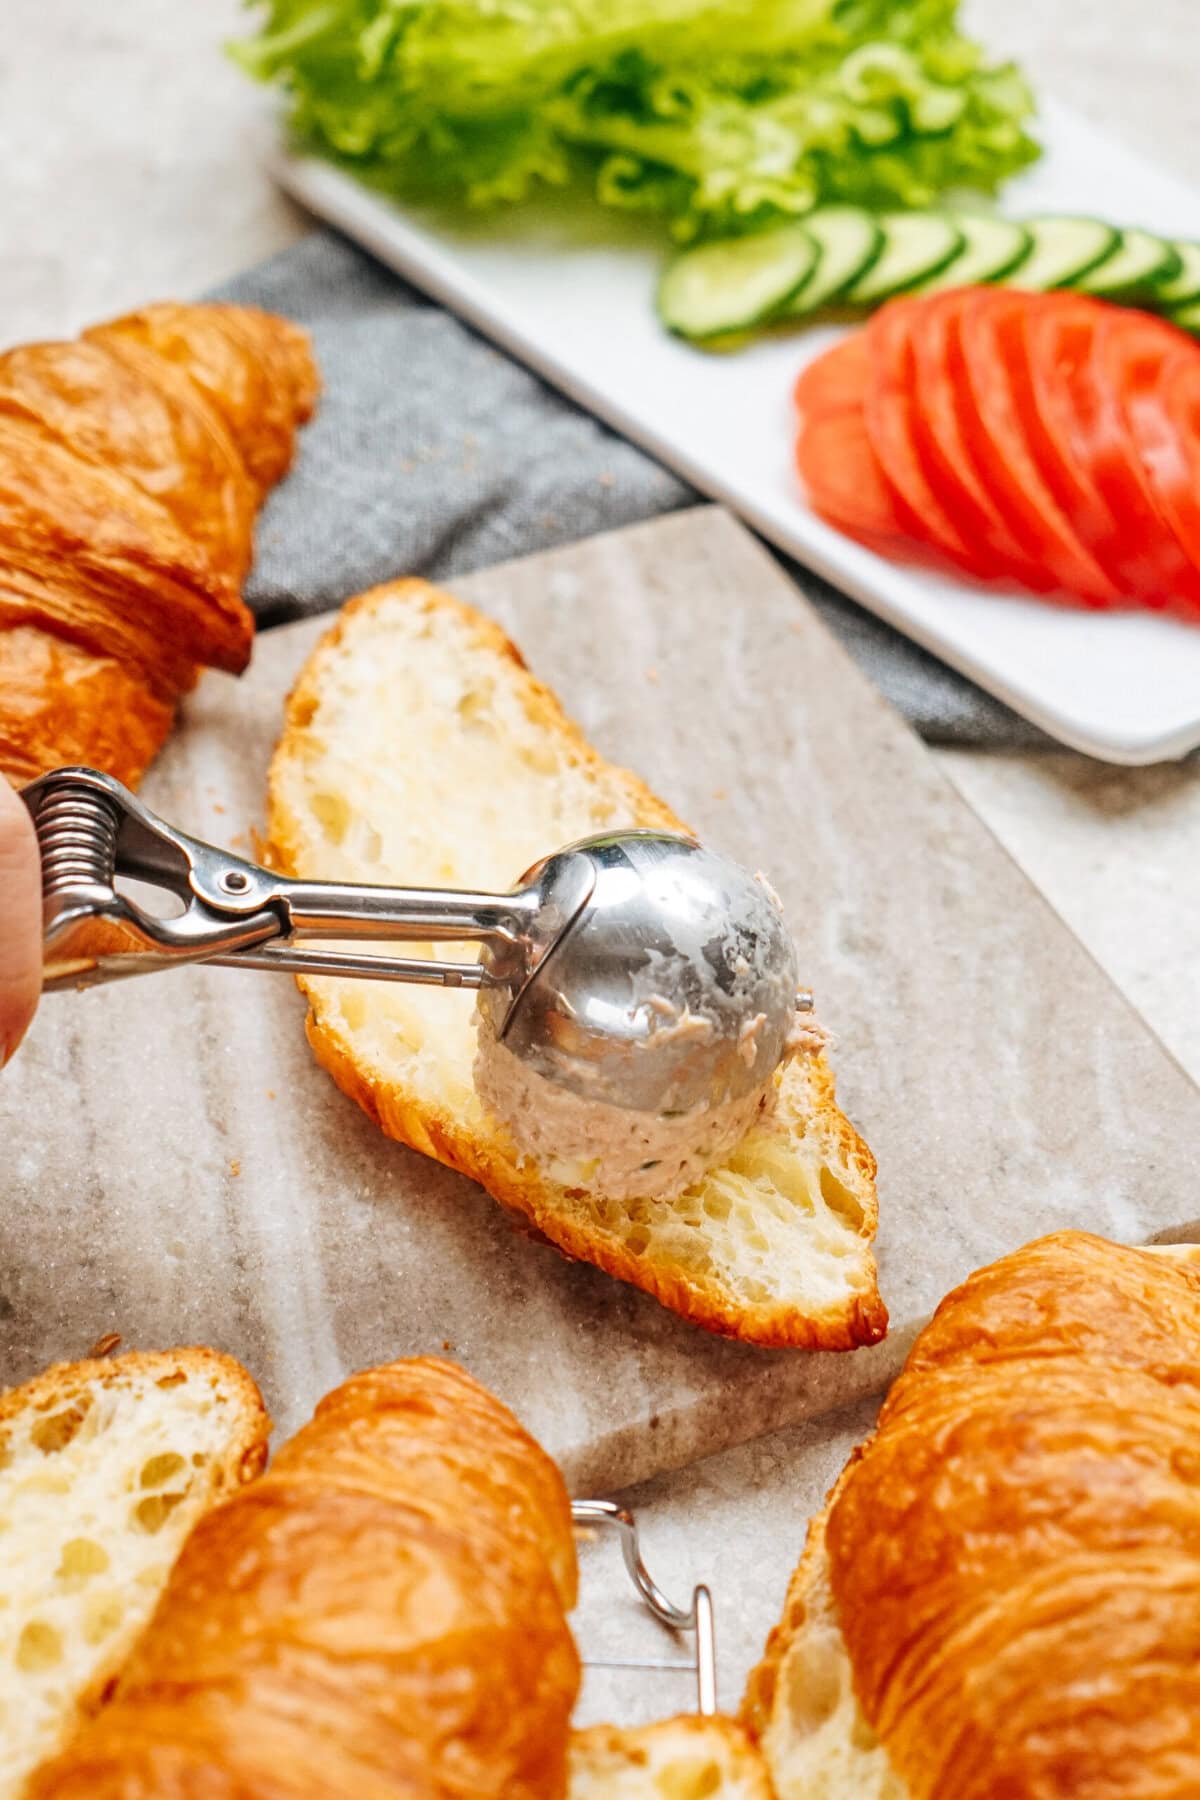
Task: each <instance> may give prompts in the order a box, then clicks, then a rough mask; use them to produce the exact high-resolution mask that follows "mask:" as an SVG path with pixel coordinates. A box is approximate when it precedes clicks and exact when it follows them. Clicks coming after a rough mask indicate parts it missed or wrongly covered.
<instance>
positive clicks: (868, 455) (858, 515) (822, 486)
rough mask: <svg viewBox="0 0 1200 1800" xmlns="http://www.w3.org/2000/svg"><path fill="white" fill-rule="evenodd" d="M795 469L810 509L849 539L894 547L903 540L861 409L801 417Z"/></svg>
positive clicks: (897, 515) (850, 408)
mask: <svg viewBox="0 0 1200 1800" xmlns="http://www.w3.org/2000/svg"><path fill="white" fill-rule="evenodd" d="M796 466H797V468H798V469H799V471H800V478H801V480H802V481H803V482H804V485H805V487H806V488H807V490H808V497H809V499H810V500H811V502H812V505H813V507H814V509H815V510H816V511H817V512H819V513H820V515H821V517H822V518H823V519H827V520H828V521H829V523H830V524H831V525H836V526H837V527H838V529H839V530H840V531H845V532H848V533H849V535H850V536H851V537H855V538H858V539H860V540H861V541H862V542H863V543H867V544H870V545H871V547H872V548H881V547H883V546H884V545H885V544H886V545H888V546H890V547H892V548H894V546H895V543H896V541H897V540H900V539H903V537H904V535H905V531H904V526H903V524H902V522H901V520H900V516H899V514H898V513H897V511H896V506H895V502H894V501H893V499H892V493H891V489H890V488H889V487H888V484H887V482H886V481H885V480H884V478H883V471H882V469H881V468H880V467H879V462H878V460H877V458H876V456H875V452H874V451H873V450H872V448H871V440H870V438H869V437H868V436H867V426H866V421H865V419H864V418H863V412H862V408H861V406H860V407H852V406H847V407H843V408H842V410H841V411H839V412H828V413H826V414H825V415H824V416H823V417H821V418H816V419H814V418H808V417H806V419H805V421H804V424H803V425H802V426H801V429H800V435H799V437H798V438H797V441H796Z"/></svg>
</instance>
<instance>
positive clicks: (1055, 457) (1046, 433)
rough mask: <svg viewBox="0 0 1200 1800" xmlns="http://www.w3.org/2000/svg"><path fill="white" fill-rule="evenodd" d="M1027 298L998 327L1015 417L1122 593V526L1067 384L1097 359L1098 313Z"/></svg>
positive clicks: (1088, 305) (1049, 297) (1087, 306)
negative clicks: (1079, 434)
mask: <svg viewBox="0 0 1200 1800" xmlns="http://www.w3.org/2000/svg"><path fill="white" fill-rule="evenodd" d="M1024 299H1025V301H1026V305H1025V308H1024V312H1023V313H1022V312H1021V311H1020V310H1019V309H1014V310H1013V311H1012V312H1011V313H1009V312H1004V313H1001V314H1000V315H999V318H998V320H997V336H998V338H999V340H1000V343H1001V345H1002V348H1003V355H1004V363H1005V368H1006V370H1007V373H1008V379H1009V385H1010V387H1011V390H1012V397H1013V404H1014V407H1015V409H1016V413H1017V417H1018V419H1019V420H1020V423H1021V427H1022V430H1023V432H1024V436H1025V439H1026V442H1027V443H1028V445H1029V448H1030V451H1031V453H1032V455H1033V459H1034V462H1035V464H1036V466H1037V468H1038V470H1039V472H1040V474H1041V476H1042V479H1043V480H1044V481H1045V483H1046V485H1047V487H1048V488H1049V490H1050V492H1051V494H1052V496H1053V498H1054V499H1055V501H1056V502H1057V503H1058V506H1059V508H1060V510H1061V511H1062V513H1063V514H1064V516H1065V517H1066V518H1068V519H1069V520H1070V521H1071V524H1072V527H1073V528H1074V530H1075V532H1076V534H1077V535H1078V537H1079V540H1080V542H1081V543H1082V544H1083V546H1084V549H1085V550H1086V551H1087V552H1088V554H1089V555H1090V556H1091V557H1092V558H1093V560H1094V561H1095V562H1097V563H1098V564H1099V565H1100V567H1101V568H1102V569H1103V570H1104V571H1105V573H1106V575H1107V576H1108V578H1109V580H1110V581H1111V582H1113V585H1114V586H1115V587H1117V589H1118V591H1123V584H1122V583H1120V582H1119V581H1118V580H1116V579H1115V577H1114V569H1113V562H1112V553H1113V540H1114V538H1115V536H1116V531H1117V525H1116V520H1115V519H1114V518H1113V515H1112V512H1111V510H1110V509H1109V507H1108V506H1107V505H1106V504H1105V502H1104V497H1103V495H1102V494H1101V493H1100V490H1099V489H1098V487H1097V486H1096V484H1095V482H1094V481H1093V480H1092V477H1091V474H1090V471H1089V470H1088V467H1087V465H1086V463H1085V462H1083V461H1082V460H1081V458H1080V457H1079V455H1078V454H1077V446H1076V441H1075V439H1076V433H1075V429H1074V419H1073V415H1072V412H1071V408H1070V405H1069V401H1068V384H1067V380H1066V371H1068V370H1069V369H1070V368H1071V367H1073V366H1077V365H1078V364H1079V363H1080V362H1086V360H1087V358H1088V356H1089V355H1090V354H1091V347H1092V336H1093V333H1094V331H1095V327H1096V322H1097V318H1098V316H1099V310H1100V309H1099V308H1098V306H1097V305H1096V303H1095V302H1094V301H1091V300H1084V299H1080V298H1076V297H1074V296H1071V295H1063V294H1036V295H1035V294H1029V295H1026V296H1024Z"/></svg>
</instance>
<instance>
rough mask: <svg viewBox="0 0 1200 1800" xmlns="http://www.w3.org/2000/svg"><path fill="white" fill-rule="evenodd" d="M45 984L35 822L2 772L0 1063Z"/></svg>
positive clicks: (9, 1052)
mask: <svg viewBox="0 0 1200 1800" xmlns="http://www.w3.org/2000/svg"><path fill="white" fill-rule="evenodd" d="M41 987H42V878H41V864H40V861H39V858H38V847H37V839H36V837H35V836H34V832H33V821H32V820H31V819H30V817H29V814H28V812H27V811H26V810H25V805H24V802H23V801H22V800H20V799H19V798H18V796H17V795H16V794H15V793H14V792H13V790H12V788H11V787H10V786H9V784H8V782H7V781H6V780H5V778H4V776H3V775H0V1068H3V1066H4V1064H5V1063H6V1062H7V1061H8V1059H9V1057H10V1056H11V1055H12V1053H13V1051H14V1050H15V1049H16V1047H17V1045H18V1044H19V1043H20V1041H21V1039H22V1038H23V1037H24V1035H25V1032H26V1029H27V1027H28V1025H29V1021H30V1020H31V1019H32V1017H33V1015H34V1011H35V1009H36V1007H37V1003H38V995H39V994H40V992H41Z"/></svg>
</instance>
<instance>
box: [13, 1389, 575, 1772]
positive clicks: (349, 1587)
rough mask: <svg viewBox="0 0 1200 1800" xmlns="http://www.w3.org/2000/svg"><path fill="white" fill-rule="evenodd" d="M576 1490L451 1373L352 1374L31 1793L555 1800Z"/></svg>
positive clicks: (195, 1547)
mask: <svg viewBox="0 0 1200 1800" xmlns="http://www.w3.org/2000/svg"><path fill="white" fill-rule="evenodd" d="M574 1598H575V1550H574V1541H573V1537H572V1529H571V1511H570V1504H569V1501H568V1499H567V1495H566V1491H565V1489H564V1487H563V1484H562V1479H561V1477H560V1475H559V1473H558V1470H557V1469H556V1468H555V1466H554V1464H553V1463H552V1462H551V1461H550V1459H549V1457H547V1456H546V1455H545V1454H544V1452H543V1451H541V1450H540V1449H539V1448H538V1446H537V1445H536V1444H535V1443H534V1441H533V1439H532V1438H530V1437H529V1436H528V1435H527V1434H526V1433H525V1432H524V1431H523V1430H522V1429H521V1427H520V1426H519V1425H518V1424H517V1422H516V1420H515V1419H514V1418H513V1417H512V1415H511V1413H509V1412H508V1411H507V1409H506V1408H505V1407H503V1406H501V1405H500V1403H499V1401H497V1400H495V1399H493V1398H492V1396H491V1395H490V1394H488V1393H486V1392H485V1391H484V1389H482V1388H481V1387H479V1386H478V1384H477V1383H475V1382H474V1381H472V1380H471V1378H470V1377H469V1376H468V1375H466V1374H464V1373H463V1371H462V1370H461V1369H459V1368H456V1367H455V1366H453V1365H452V1364H449V1363H443V1362H437V1361H429V1360H424V1359H419V1360H415V1361H411V1362H399V1363H393V1364H391V1365H390V1366H389V1367H386V1368H382V1369H375V1370H370V1371H368V1372H367V1373H365V1374H363V1375H358V1376H354V1377H352V1378H351V1379H350V1380H349V1381H347V1382H346V1383H345V1384H344V1385H343V1386H342V1387H340V1388H338V1389H337V1390H336V1391H335V1392H334V1393H333V1394H331V1395H329V1396H328V1397H327V1398H326V1399H325V1400H323V1401H322V1402H321V1404H320V1405H319V1406H318V1408H317V1411H316V1415H315V1417H314V1418H313V1420H312V1421H311V1423H310V1424H308V1425H307V1426H305V1428H304V1429H303V1430H302V1431H301V1432H300V1433H299V1434H298V1436H296V1437H295V1438H293V1439H292V1441H291V1442H290V1443H289V1444H287V1445H286V1446H285V1447H284V1449H283V1450H281V1451H280V1453H279V1455H278V1456H277V1457H276V1459H275V1461H274V1463H273V1464H272V1466H271V1468H270V1470H269V1471H268V1473H267V1474H266V1475H265V1476H263V1477H262V1479H261V1480H259V1481H257V1482H255V1483H254V1484H253V1485H251V1486H250V1487H248V1488H244V1489H243V1490H241V1492H239V1493H238V1494H237V1495H236V1496H235V1497H234V1498H233V1499H231V1500H230V1501H229V1502H228V1503H227V1504H225V1505H223V1506H221V1507H218V1508H217V1509H216V1510H215V1511H214V1512H212V1513H210V1514H209V1515H208V1516H207V1517H206V1518H205V1519H203V1520H202V1521H201V1523H200V1524H199V1525H198V1526H197V1527H196V1529H195V1530H194V1531H193V1532H192V1535H191V1536H190V1537H189V1539H188V1541H187V1543H186V1545H185V1547H184V1550H183V1553H182V1555H181V1556H180V1558H179V1561H178V1562H177V1564H176V1565H175V1568H174V1571H173V1572H172V1575H171V1577H170V1580H169V1582H168V1584H167V1587H166V1589H165V1591H164V1593H163V1595H162V1598H161V1600H160V1602H159V1605H158V1609H157V1611H156V1612H155V1614H154V1617H153V1619H152V1620H151V1622H150V1624H149V1626H148V1627H147V1629H146V1632H145V1634H144V1636H143V1637H142V1638H141V1640H140V1642H139V1644H138V1647H137V1649H136V1650H135V1652H134V1654H133V1656H132V1658H131V1660H130V1662H129V1664H128V1665H127V1666H126V1669H125V1671H124V1673H123V1675H122V1677H121V1682H120V1686H119V1689H118V1692H117V1695H116V1698H115V1699H114V1700H113V1701H112V1702H111V1704H110V1705H109V1706H108V1707H107V1708H106V1709H105V1710H104V1711H103V1712H101V1713H100V1714H99V1715H98V1716H97V1718H96V1719H95V1720H93V1721H92V1722H91V1723H90V1724H88V1725H87V1726H85V1727H84V1728H83V1730H82V1731H81V1732H80V1734H79V1736H78V1737H77V1738H76V1740H75V1741H74V1743H73V1744H72V1745H71V1746H70V1747H69V1748H68V1749H67V1751H66V1752H65V1753H64V1754H63V1755H62V1756H61V1757H59V1758H57V1759H56V1760H54V1761H53V1762H51V1763H48V1764H46V1765H44V1766H43V1768H42V1769H41V1770H40V1771H39V1772H38V1773H37V1774H36V1775H35V1776H34V1778H33V1780H32V1782H31V1784H30V1787H29V1790H28V1797H27V1800H51V1796H53V1797H54V1800H84V1796H87V1800H118V1797H119V1800H150V1797H151V1796H154V1800H235V1797H236V1800H318V1796H319V1797H321V1800H327V1797H329V1796H333V1795H338V1796H345V1797H346V1800H418V1797H420V1800H434V1797H436V1800H501V1796H504V1797H505V1800H561V1797H562V1796H563V1795H564V1794H565V1791H566V1751H567V1736H568V1726H569V1719H570V1713H571V1708H572V1706H573V1704H574V1701H575V1696H576V1693H577V1690H578V1686H579V1662H578V1657H577V1654H576V1651H575V1646H574V1643H573V1640H572V1638H571V1634H570V1631H569V1630H568V1627H567V1624H566V1619H565V1616H564V1609H565V1608H567V1607H569V1606H571V1605H572V1604H573V1602H574Z"/></svg>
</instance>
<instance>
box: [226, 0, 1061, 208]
mask: <svg viewBox="0 0 1200 1800" xmlns="http://www.w3.org/2000/svg"><path fill="white" fill-rule="evenodd" d="M257 10H259V11H260V12H261V13H263V14H264V15H265V16H264V18H263V21H262V29H261V31H260V32H259V34H258V35H257V36H256V37H254V38H251V39H249V40H247V41H246V42H244V43H242V44H239V45H237V46H235V47H234V54H235V56H236V57H237V59H238V60H239V61H240V62H241V63H242V65H243V66H244V67H245V68H246V69H248V70H249V71H250V72H251V73H252V74H254V75H256V76H258V77H259V78H260V79H263V80H266V81H271V82H275V83H277V84H279V85H280V86H281V87H282V88H283V89H284V90H285V92H286V94H287V96H288V107H289V118H290V123H291V126H292V129H293V131H294V132H295V134H296V136H297V137H298V138H299V139H300V140H301V141H302V142H304V143H307V144H308V145H309V146H311V147H314V148H316V149H318V150H320V151H323V152H324V153H326V154H328V155H331V156H333V157H335V158H336V159H338V160H339V161H341V162H343V163H345V164H347V165H349V166H351V167H353V168H355V169H356V170H358V172H359V173H360V174H362V175H363V176H364V177H365V178H366V179H368V180H370V181H372V182H373V183H375V184H377V185H380V186H382V187H384V188H386V189H388V190H390V191H392V192H395V193H398V194H401V195H405V196H409V197H440V198H461V199H462V200H464V201H465V202H467V203H468V204H470V205H472V206H491V205H496V204H499V203H502V202H515V201H519V200H522V199H524V198H525V197H526V196H528V195H529V194H531V193H532V192H534V191H535V190H536V189H538V188H540V187H547V186H549V187H564V186H566V185H568V184H569V183H572V182H579V183H586V184H587V185H588V186H589V187H590V188H591V190H592V192H593V193H594V194H595V196H596V197H597V198H598V199H599V200H600V201H601V203H602V204H604V205H607V206H614V207H621V208H626V209H631V210H640V211H646V212H651V213H655V214H660V215H662V216H664V217H665V218H666V219H667V220H669V222H670V224H671V228H672V230H673V231H674V233H675V235H676V236H678V237H682V238H687V237H694V236H697V235H702V236H710V235H722V234H728V233H730V232H738V231H748V230H757V229H759V228H760V227H762V226H764V225H767V224H771V223H774V222H776V221H778V220H779V219H780V218H781V217H786V216H796V215H799V214H803V213H805V212H807V211H808V210H810V209H811V208H812V207H813V206H816V205H818V204H820V203H821V202H823V201H828V200H836V199H842V200H853V201H856V202H859V203H861V204H865V205H878V206H927V205H930V204H931V203H933V202H935V201H936V200H937V199H939V198H940V197H941V196H943V195H944V194H945V193H947V192H948V191H949V190H960V189H969V190H972V191H975V192H985V193H986V192H991V191H993V190H994V189H995V188H996V187H997V186H998V185H999V184H1000V183H1001V182H1002V181H1003V180H1005V179H1006V178H1007V177H1008V176H1010V175H1012V174H1014V173H1015V172H1016V171H1017V170H1018V169H1020V168H1022V167H1023V166H1024V165H1025V164H1026V163H1028V162H1030V161H1031V160H1032V159H1033V158H1034V157H1035V156H1036V155H1037V146H1036V145H1035V143H1034V142H1033V140H1032V139H1031V138H1030V136H1029V134H1028V131H1027V129H1026V127H1027V123H1028V120H1029V118H1030V116H1031V114H1032V111H1033V105H1032V100H1031V97H1030V94H1029V91H1028V89H1027V87H1026V85H1025V83H1024V81H1023V80H1022V79H1021V77H1020V75H1019V73H1018V72H1017V71H1016V69H1014V68H1013V67H1012V66H1011V65H1010V64H1002V65H997V64H992V63H989V62H988V60H987V58H986V57H985V55H984V54H983V52H982V51H981V50H980V48H979V47H978V46H977V45H976V44H974V43H973V42H972V41H971V40H970V39H969V38H967V37H966V36H964V35H963V34H962V32H961V31H960V30H959V29H958V24H957V12H958V0H725V3H723V4H714V3H712V0H707V3H706V0H260V3H259V5H258V7H257Z"/></svg>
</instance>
